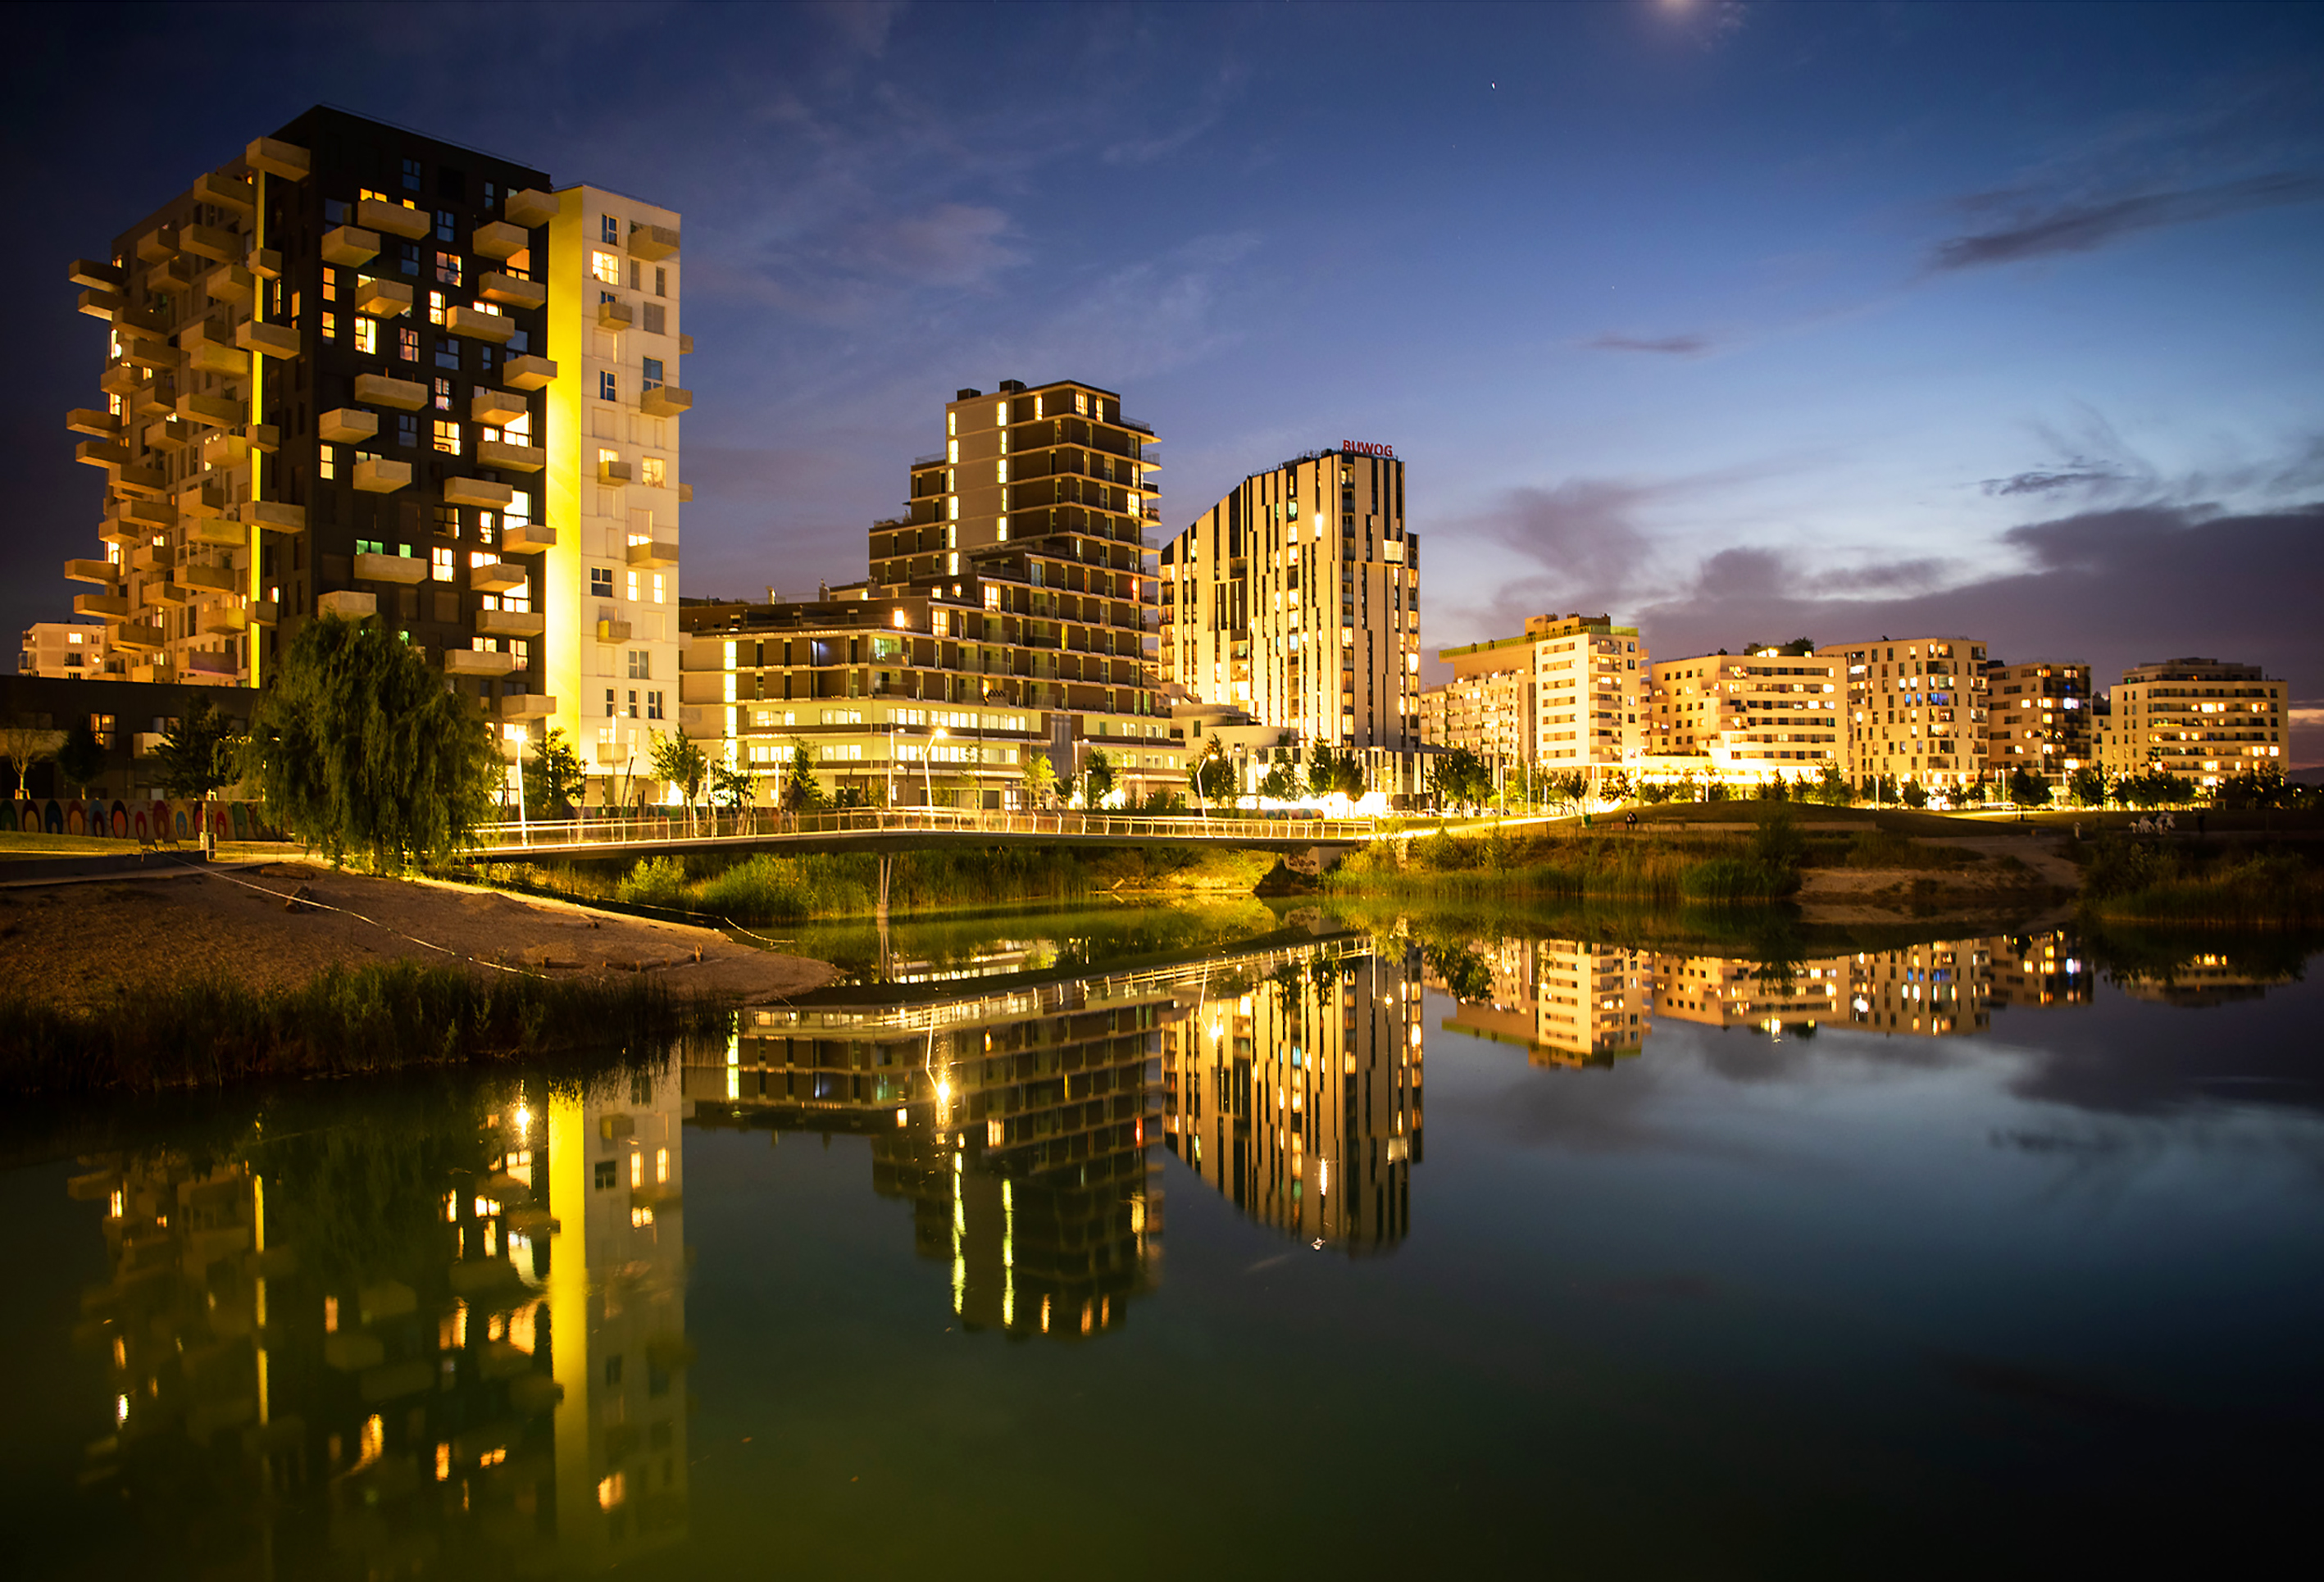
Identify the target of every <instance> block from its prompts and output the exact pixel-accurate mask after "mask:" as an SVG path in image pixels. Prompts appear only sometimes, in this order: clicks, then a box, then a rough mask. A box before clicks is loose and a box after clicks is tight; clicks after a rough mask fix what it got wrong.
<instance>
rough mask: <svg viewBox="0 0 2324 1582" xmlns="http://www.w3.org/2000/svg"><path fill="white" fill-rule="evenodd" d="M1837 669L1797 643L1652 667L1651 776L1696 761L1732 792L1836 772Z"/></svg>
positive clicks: (1842, 678) (1841, 683)
mask: <svg viewBox="0 0 2324 1582" xmlns="http://www.w3.org/2000/svg"><path fill="white" fill-rule="evenodd" d="M1846 684H1847V676H1846V666H1845V665H1844V664H1843V663H1842V661H1840V659H1838V658H1833V657H1831V656H1829V655H1825V654H1820V653H1818V652H1817V651H1816V649H1815V647H1814V645H1813V644H1812V643H1809V642H1806V641H1804V640H1803V641H1800V642H1794V643H1784V644H1779V645H1774V646H1761V647H1756V648H1747V649H1745V650H1744V651H1743V652H1742V653H1740V654H1729V652H1727V650H1725V649H1724V648H1721V649H1720V651H1719V652H1717V653H1715V654H1696V655H1693V656H1691V657H1689V658H1683V659H1664V660H1657V661H1656V662H1655V665H1654V667H1653V683H1652V687H1653V690H1652V694H1651V696H1650V698H1649V700H1648V713H1647V719H1648V721H1649V730H1648V735H1647V739H1646V740H1647V751H1648V753H1649V754H1650V755H1651V757H1650V759H1649V763H1650V765H1651V768H1652V769H1653V771H1654V772H1655V773H1658V774H1659V773H1667V772H1670V771H1672V770H1674V769H1683V767H1684V766H1685V765H1686V764H1687V763H1688V761H1689V760H1699V761H1701V767H1702V769H1703V771H1704V772H1705V773H1707V774H1710V775H1711V776H1712V777H1715V778H1718V779H1721V780H1727V781H1733V782H1737V783H1749V782H1756V781H1761V780H1766V779H1783V780H1812V779H1814V778H1816V777H1818V776H1820V775H1821V774H1822V773H1823V771H1824V768H1825V767H1826V766H1828V765H1829V766H1831V767H1833V768H1844V765H1845V760H1846V756H1847V730H1846V726H1845V724H1844V723H1843V722H1842V720H1841V718H1840V716H1841V713H1842V710H1843V707H1844V704H1845V701H1846V700H1845V693H1846Z"/></svg>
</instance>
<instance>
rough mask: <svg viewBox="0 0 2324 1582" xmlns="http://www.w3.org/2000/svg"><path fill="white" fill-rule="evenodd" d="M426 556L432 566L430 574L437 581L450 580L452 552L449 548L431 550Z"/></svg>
mask: <svg viewBox="0 0 2324 1582" xmlns="http://www.w3.org/2000/svg"><path fill="white" fill-rule="evenodd" d="M428 558H429V563H430V566H431V567H432V575H434V577H435V579H436V580H437V581H438V582H439V583H448V582H450V581H451V580H452V552H451V551H450V550H449V549H436V550H431V551H429V556H428Z"/></svg>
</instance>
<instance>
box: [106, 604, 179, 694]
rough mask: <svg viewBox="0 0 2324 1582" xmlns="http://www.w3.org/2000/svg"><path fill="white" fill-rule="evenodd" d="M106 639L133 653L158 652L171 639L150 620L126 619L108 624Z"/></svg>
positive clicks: (115, 645) (116, 646)
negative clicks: (117, 623)
mask: <svg viewBox="0 0 2324 1582" xmlns="http://www.w3.org/2000/svg"><path fill="white" fill-rule="evenodd" d="M125 613H127V612H124V614H125ZM105 640H106V642H108V643H111V644H112V645H113V646H114V647H115V648H125V649H127V650H128V651H129V652H131V653H133V654H158V653H160V652H161V649H162V648H164V647H166V646H167V645H168V643H169V639H167V638H165V637H163V636H162V635H161V628H160V627H159V626H157V625H155V624H154V623H153V622H152V621H123V622H122V623H121V624H120V625H118V626H111V625H108V626H107V627H106V632H105ZM131 679H133V680H134V679H135V677H134V676H133V677H132V678H131Z"/></svg>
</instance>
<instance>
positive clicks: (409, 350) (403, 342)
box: [395, 329, 420, 363]
mask: <svg viewBox="0 0 2324 1582" xmlns="http://www.w3.org/2000/svg"><path fill="white" fill-rule="evenodd" d="M395 354H396V355H397V356H398V357H400V358H401V359H402V360H403V361H404V362H406V363H417V362H419V361H420V332H419V331H418V330H416V329H399V330H397V331H396V332H395Z"/></svg>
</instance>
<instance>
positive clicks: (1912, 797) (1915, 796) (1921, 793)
mask: <svg viewBox="0 0 2324 1582" xmlns="http://www.w3.org/2000/svg"><path fill="white" fill-rule="evenodd" d="M1901 795H1902V797H1903V800H1904V805H1905V806H1907V807H1926V806H1928V805H1929V794H1928V792H1927V790H1925V789H1924V788H1923V786H1922V785H1921V783H1920V782H1919V781H1918V780H1907V781H1905V782H1904V791H1903V792H1902V794H1901Z"/></svg>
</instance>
